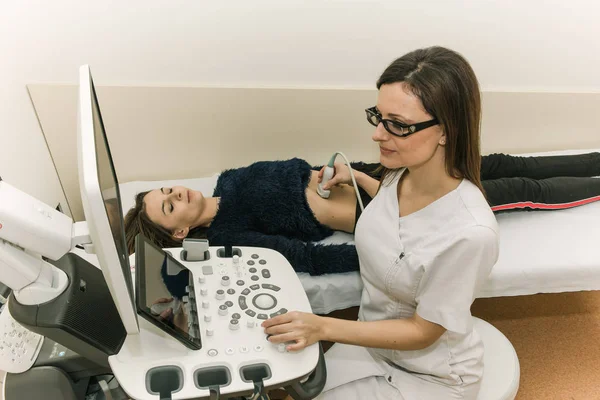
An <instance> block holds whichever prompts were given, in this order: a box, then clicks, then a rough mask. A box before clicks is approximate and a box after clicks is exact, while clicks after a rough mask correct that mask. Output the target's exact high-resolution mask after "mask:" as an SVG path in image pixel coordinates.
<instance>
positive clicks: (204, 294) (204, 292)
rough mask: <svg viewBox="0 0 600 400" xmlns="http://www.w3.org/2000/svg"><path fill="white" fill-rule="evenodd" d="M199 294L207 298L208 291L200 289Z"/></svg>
mask: <svg viewBox="0 0 600 400" xmlns="http://www.w3.org/2000/svg"><path fill="white" fill-rule="evenodd" d="M200 294H201V295H202V296H208V289H207V288H202V289H200Z"/></svg>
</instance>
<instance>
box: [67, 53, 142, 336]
mask: <svg viewBox="0 0 600 400" xmlns="http://www.w3.org/2000/svg"><path fill="white" fill-rule="evenodd" d="M93 88H94V83H93V80H92V76H91V72H90V68H89V66H88V65H83V66H81V67H80V69H79V106H78V112H79V115H78V121H77V122H78V141H77V147H78V154H77V155H78V166H79V184H80V190H81V201H82V205H83V211H84V214H85V218H86V222H87V225H88V229H89V232H90V237H91V239H92V243H93V248H94V251H95V253H96V255H97V257H98V262H99V263H100V267H101V269H102V273H103V275H104V279H105V280H106V283H107V285H108V288H109V290H110V294H111V295H112V298H113V301H114V302H115V305H116V307H117V310H118V311H119V315H120V316H121V320H122V321H123V325H124V326H125V329H126V331H127V333H128V334H137V333H138V332H139V326H138V321H137V314H136V312H135V306H134V299H133V296H134V293H133V287H131V291H130V290H129V288H128V285H127V280H126V278H125V276H124V273H123V269H122V266H121V261H120V259H119V255H118V250H117V248H116V246H115V242H114V239H113V235H112V231H111V229H110V222H109V220H108V216H107V213H106V208H105V205H104V198H103V196H102V191H101V187H100V182H99V179H98V164H97V157H96V136H95V131H94V114H93V109H94V106H93V102H94V101H95V102H96V105H97V108H98V112H99V113H100V105H99V104H98V102H97V99H96V98H95V90H93ZM99 118H100V119H101V114H100V115H99ZM104 135H106V132H104ZM105 140H106V136H105ZM106 145H107V146H108V143H106ZM107 150H108V151H109V157H110V149H107ZM111 166H112V164H111ZM113 173H114V166H113ZM117 184H118V182H117ZM116 189H117V190H118V188H116ZM119 206H120V207H122V206H121V205H119Z"/></svg>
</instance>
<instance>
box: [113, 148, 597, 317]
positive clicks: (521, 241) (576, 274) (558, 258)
mask: <svg viewBox="0 0 600 400" xmlns="http://www.w3.org/2000/svg"><path fill="white" fill-rule="evenodd" d="M593 151H600V149H591V150H566V151H558V152H546V153H530V154H523V155H555V154H577V153H587V152H593ZM217 178H218V175H214V176H211V177H208V178H198V179H181V180H171V181H136V182H128V183H124V184H121V185H120V189H121V201H122V203H123V211H124V213H126V212H127V210H128V209H129V208H131V207H132V206H133V198H134V195H135V193H138V192H140V191H144V190H150V189H154V188H158V187H170V186H174V185H182V186H186V187H189V188H192V189H196V190H200V191H201V192H202V193H203V194H204V195H205V196H210V195H212V192H213V188H214V186H215V184H216V181H217ZM497 219H498V223H499V226H500V257H499V259H498V262H497V263H496V265H495V266H494V269H493V270H492V273H491V275H490V279H489V281H488V283H487V285H486V286H485V288H484V289H483V290H482V292H481V293H480V294H479V297H498V296H517V295H526V294H535V293H557V292H571V291H580V290H600V202H596V203H592V204H588V205H585V206H581V207H577V208H571V209H567V210H559V211H535V212H524V211H516V212H508V213H503V214H499V215H497ZM352 239H353V237H352V235H349V234H346V233H342V232H336V233H335V234H334V235H333V236H331V237H329V238H327V239H325V240H323V243H348V242H350V243H352ZM298 275H299V277H300V280H301V281H302V284H303V286H304V289H305V290H306V293H307V294H308V297H309V300H310V303H311V305H312V308H313V312H315V313H318V314H325V313H329V312H331V311H334V310H339V309H344V308H348V307H352V306H356V305H358V304H359V303H360V295H361V290H362V283H361V280H360V275H359V274H358V272H353V273H344V274H329V275H321V276H310V275H308V274H298Z"/></svg>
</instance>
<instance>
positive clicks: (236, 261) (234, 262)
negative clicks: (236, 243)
mask: <svg viewBox="0 0 600 400" xmlns="http://www.w3.org/2000/svg"><path fill="white" fill-rule="evenodd" d="M232 260H233V266H234V267H235V266H236V265H240V256H238V255H237V254H236V255H234V256H233V258H232Z"/></svg>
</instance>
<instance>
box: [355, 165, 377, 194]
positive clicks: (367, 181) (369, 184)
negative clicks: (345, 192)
mask: <svg viewBox="0 0 600 400" xmlns="http://www.w3.org/2000/svg"><path fill="white" fill-rule="evenodd" d="M353 172H354V178H355V179H356V183H357V184H358V186H360V187H361V188H363V189H364V190H365V192H367V193H368V194H369V196H370V197H371V198H373V197H375V194H377V189H378V188H379V181H378V180H377V179H375V178H372V177H370V176H369V175H367V174H365V173H364V172H360V171H355V170H353Z"/></svg>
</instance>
